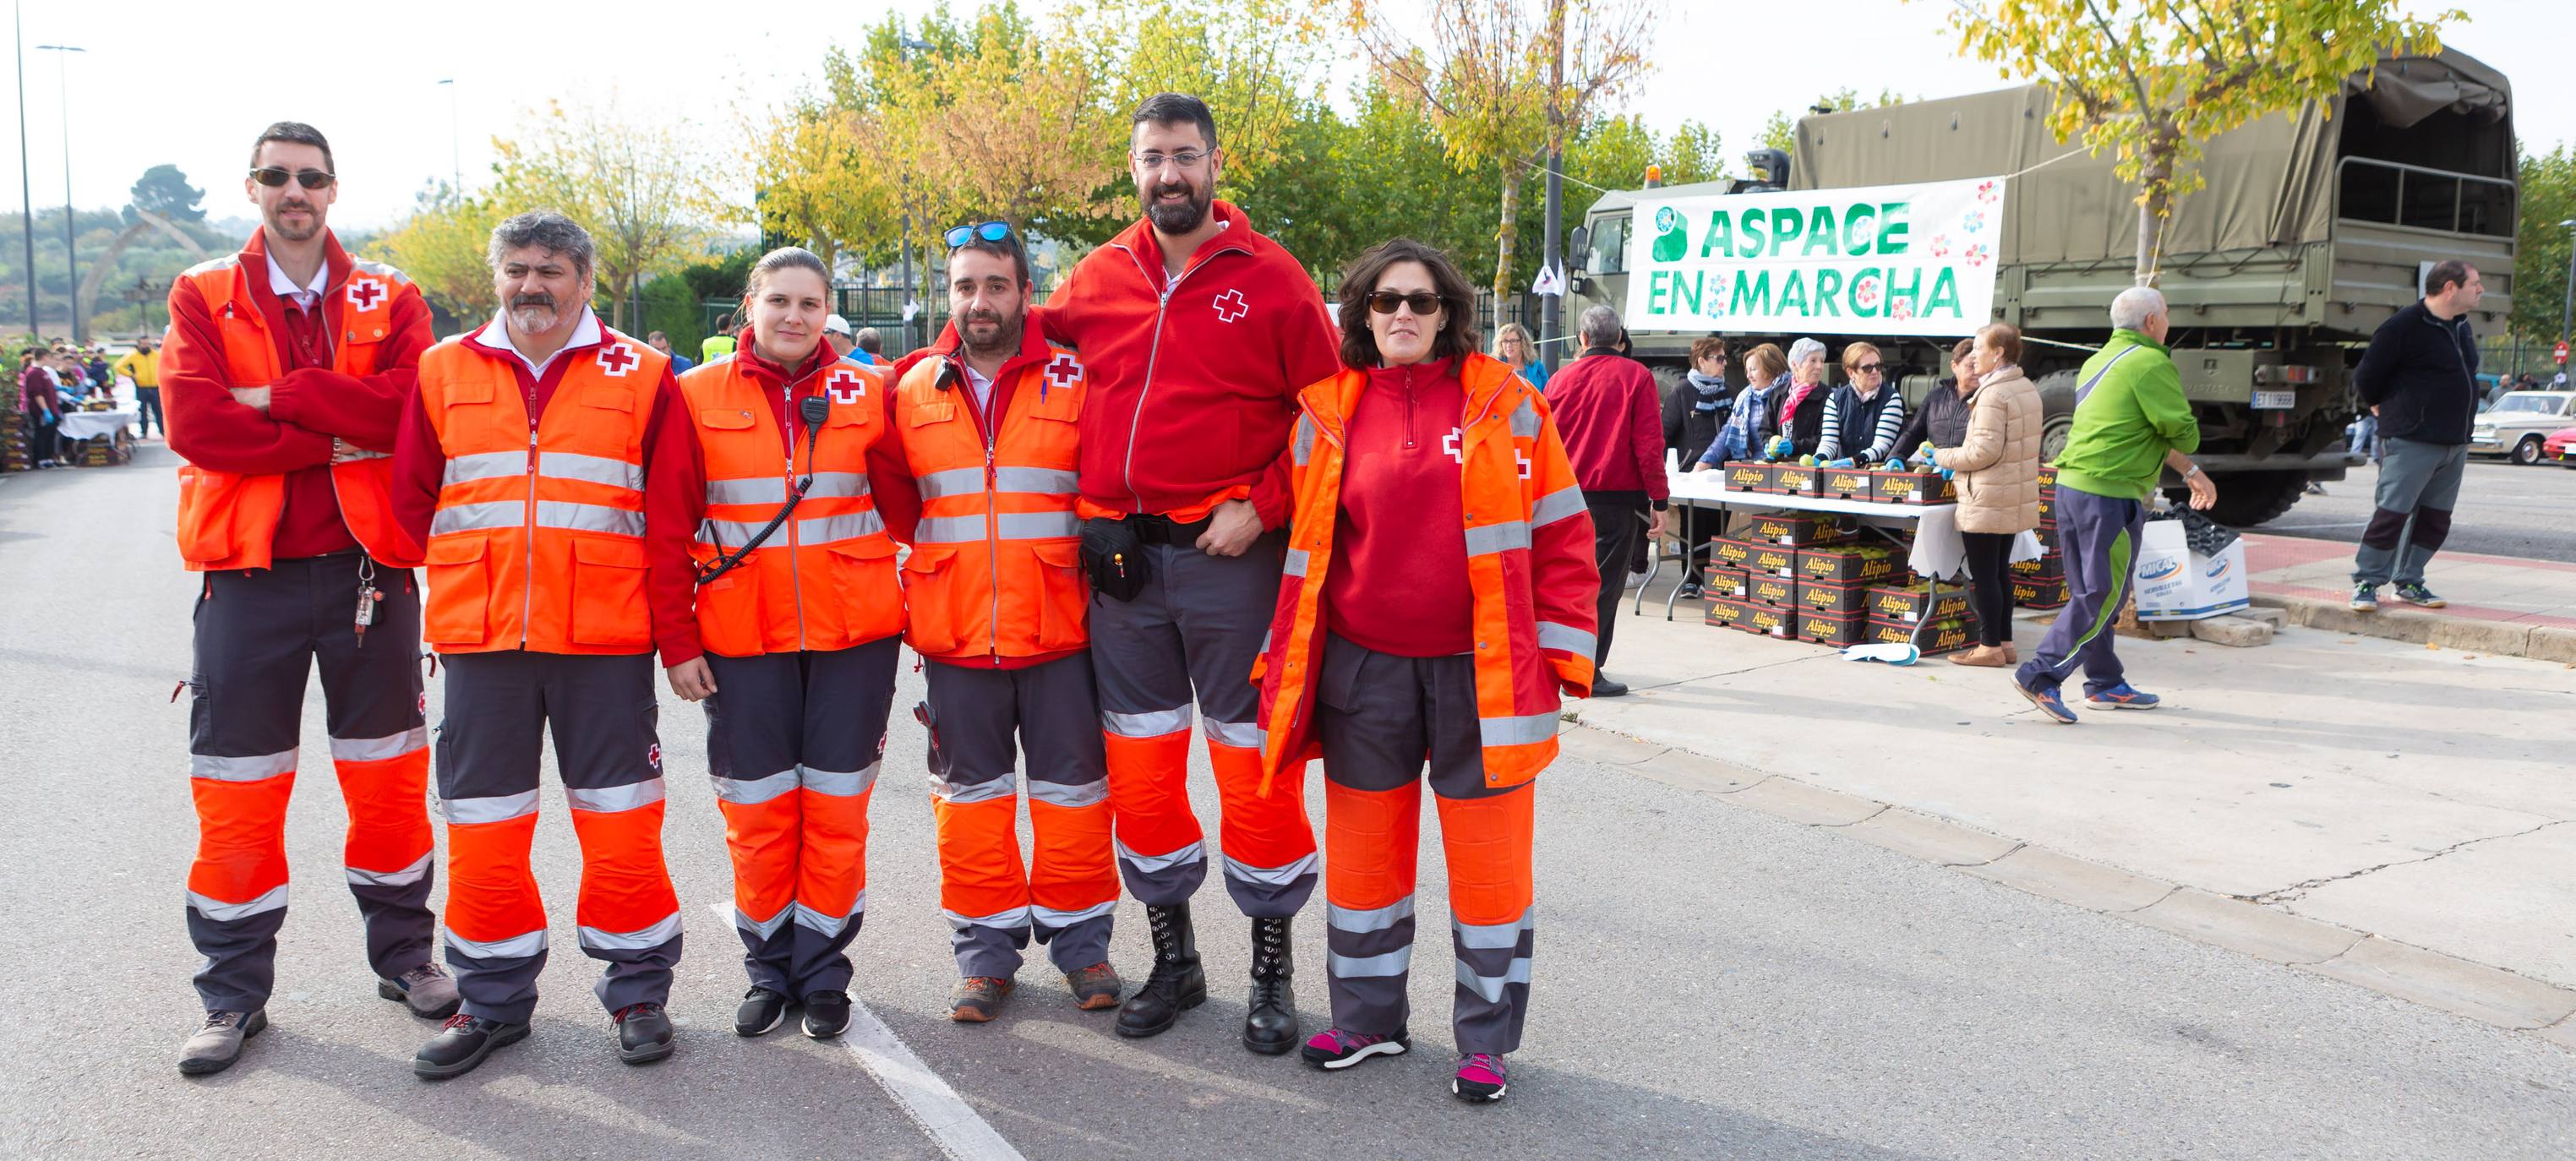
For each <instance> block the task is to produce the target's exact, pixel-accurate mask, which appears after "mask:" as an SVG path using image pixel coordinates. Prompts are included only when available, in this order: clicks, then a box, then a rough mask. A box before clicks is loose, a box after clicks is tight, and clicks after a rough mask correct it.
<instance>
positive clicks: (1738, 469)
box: [1721, 460, 1771, 492]
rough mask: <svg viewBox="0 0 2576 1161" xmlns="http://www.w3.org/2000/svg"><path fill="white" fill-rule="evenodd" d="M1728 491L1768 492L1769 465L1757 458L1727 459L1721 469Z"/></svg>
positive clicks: (1769, 481) (1769, 484) (1769, 487)
mask: <svg viewBox="0 0 2576 1161" xmlns="http://www.w3.org/2000/svg"><path fill="white" fill-rule="evenodd" d="M1721 470H1722V471H1723V472H1724V473H1725V476H1726V490H1727V491H1730V492H1768V491H1770V490H1771V465H1769V464H1766V463H1762V462H1761V461H1759V460H1728V461H1727V462H1726V466H1725V467H1724V468H1723V469H1721Z"/></svg>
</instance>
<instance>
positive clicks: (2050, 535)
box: [2031, 520, 2057, 553]
mask: <svg viewBox="0 0 2576 1161" xmlns="http://www.w3.org/2000/svg"><path fill="white" fill-rule="evenodd" d="M2031 535H2033V536H2036V537H2038V538H2039V550H2040V551H2041V552H2043V553H2055V552H2056V551H2057V521H2054V520H2042V521H2040V522H2039V527H2037V528H2034V529H2031Z"/></svg>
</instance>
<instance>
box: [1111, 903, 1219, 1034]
mask: <svg viewBox="0 0 2576 1161" xmlns="http://www.w3.org/2000/svg"><path fill="white" fill-rule="evenodd" d="M1145 926H1146V929H1147V930H1148V931H1150V932H1151V933H1152V934H1153V937H1154V972H1153V974H1152V975H1149V976H1147V977H1145V983H1144V985H1143V986H1142V987H1139V988H1137V989H1136V994H1135V995H1133V996H1130V997H1128V998H1127V1003H1126V1005H1125V1006H1124V1007H1121V1008H1119V1009H1118V1034H1119V1035H1121V1036H1152V1035H1155V1034H1157V1033H1160V1032H1162V1031H1163V1030H1165V1029H1167V1028H1170V1027H1171V1026H1172V1023H1173V1022H1174V1021H1176V1020H1179V1019H1180V1018H1181V1013H1183V1012H1186V1011H1189V1010H1190V1009H1192V1008H1195V1007H1198V1006H1199V1005H1201V1004H1204V1003H1206V1002H1207V970H1206V969H1205V968H1203V967H1201V966H1200V965H1199V948H1198V940H1197V938H1196V937H1195V936H1194V935H1193V934H1192V933H1191V931H1190V905H1189V904H1187V903H1175V904H1172V905H1171V906H1169V907H1155V906H1151V905H1148V906H1147V907H1146V908H1145Z"/></svg>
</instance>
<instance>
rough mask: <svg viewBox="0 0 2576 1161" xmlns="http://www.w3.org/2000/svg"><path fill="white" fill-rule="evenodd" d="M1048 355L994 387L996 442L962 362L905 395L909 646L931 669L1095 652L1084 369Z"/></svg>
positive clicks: (932, 370) (925, 366)
mask: <svg viewBox="0 0 2576 1161" xmlns="http://www.w3.org/2000/svg"><path fill="white" fill-rule="evenodd" d="M1032 340H1034V334H1032ZM1029 345H1030V346H1036V344H1035V343H1034V341H1032V343H1031V344H1029ZM1038 349H1039V350H1041V351H1043V352H1044V355H1045V357H1043V358H1039V359H1034V360H1032V361H1030V362H1029V363H1028V364H1027V365H1026V366H1023V367H1021V368H1020V369H1018V370H1016V371H1011V372H1008V375H1009V377H1010V379H1009V382H1008V383H1007V384H1005V383H995V384H994V386H993V391H994V393H995V395H996V396H1006V397H1007V398H1005V399H1003V400H1001V401H1002V402H1003V404H1004V406H1005V410H1004V412H1003V413H1002V414H1001V416H1000V417H999V422H997V423H995V424H994V425H993V426H994V428H995V429H996V430H995V431H994V433H993V436H992V438H991V440H990V441H989V442H988V441H987V439H986V437H985V433H984V432H983V431H982V430H981V429H980V428H979V426H978V425H977V423H976V420H975V416H974V413H973V409H974V406H975V396H974V392H973V391H972V390H971V389H969V388H968V387H967V385H966V383H965V380H964V378H963V375H962V373H961V372H960V371H958V370H957V365H956V363H955V362H954V361H953V360H951V359H947V358H929V359H924V360H922V361H920V362H918V363H915V364H913V366H912V368H911V370H909V371H907V372H906V373H905V374H904V376H903V381H902V383H901V384H900V385H899V386H897V387H896V389H895V398H894V425H895V430H896V434H897V435H898V436H899V437H900V438H901V439H902V440H903V452H904V457H905V459H906V460H907V461H908V462H909V463H910V464H911V467H912V472H913V476H914V479H915V480H916V482H917V484H918V486H919V488H920V491H921V523H920V526H919V527H918V528H917V529H916V530H915V532H914V535H913V549H912V555H911V556H909V557H907V558H905V560H904V565H903V574H904V575H903V581H904V590H905V593H906V596H907V599H908V600H909V601H910V602H911V605H912V624H911V627H910V628H909V630H908V632H907V636H908V637H909V638H910V640H911V642H912V647H913V650H914V651H915V652H917V653H920V654H921V655H922V656H924V657H934V658H939V659H941V660H946V661H953V662H970V661H983V660H987V659H989V660H990V661H991V662H992V663H993V664H995V665H1003V664H1006V663H1007V662H1008V660H1009V659H1012V658H1021V657H1041V656H1043V655H1045V654H1049V653H1061V652H1065V651H1067V650H1073V649H1080V648H1083V647H1084V646H1085V645H1087V644H1089V642H1090V636H1089V631H1088V627H1087V626H1086V625H1085V624H1084V621H1083V617H1084V610H1085V607H1086V602H1087V601H1088V598H1089V596H1090V593H1089V590H1088V588H1087V587H1086V586H1085V584H1084V581H1083V578H1082V567H1081V554H1082V544H1081V524H1080V523H1079V521H1078V520H1077V519H1076V518H1075V516H1074V512H1073V509H1074V498H1075V497H1076V496H1077V495H1078V494H1079V489H1078V488H1077V486H1076V485H1077V483H1078V481H1077V479H1076V476H1077V472H1078V470H1079V468H1080V466H1081V460H1080V456H1081V448H1080V444H1079V441H1078V440H1077V438H1076V434H1075V433H1076V425H1077V422H1078V421H1079V420H1080V419H1081V417H1082V401H1083V396H1084V394H1085V386H1084V379H1083V373H1082V364H1081V362H1079V361H1078V360H1076V359H1075V358H1074V356H1073V353H1072V352H1070V351H1066V350H1063V349H1061V348H1054V347H1039V348H1038Z"/></svg>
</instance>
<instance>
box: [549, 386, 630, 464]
mask: <svg viewBox="0 0 2576 1161" xmlns="http://www.w3.org/2000/svg"><path fill="white" fill-rule="evenodd" d="M548 403H549V404H550V406H548V407H547V408H546V410H547V412H548V413H549V414H552V413H555V412H562V413H564V414H563V417H562V419H561V420H560V421H558V422H562V423H564V425H565V427H566V428H568V429H569V430H558V431H557V432H556V433H555V437H556V438H557V439H558V440H560V441H562V442H563V443H564V444H568V445H569V446H570V447H571V449H572V450H574V451H578V452H581V453H583V454H585V455H595V456H608V457H611V458H614V459H627V458H630V457H629V456H628V455H627V453H628V452H630V451H632V452H636V453H638V454H636V455H634V456H633V457H632V458H633V459H636V460H641V459H642V458H643V456H642V454H641V452H642V449H641V448H640V447H635V446H632V445H634V444H638V443H640V442H641V441H642V439H643V433H642V432H641V431H640V430H638V425H637V424H636V423H635V389H634V388H632V387H629V386H627V385H625V384H623V383H613V384H598V383H592V384H587V385H585V386H583V388H582V390H581V395H580V397H579V398H578V399H570V400H549V401H548ZM561 403H576V404H578V405H579V406H576V407H572V408H565V407H562V406H559V404H561Z"/></svg>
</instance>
